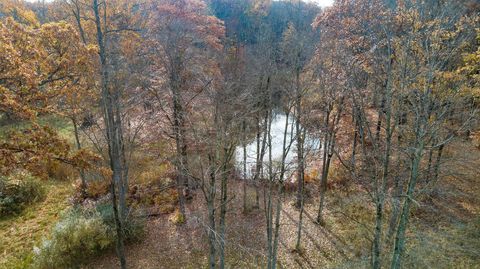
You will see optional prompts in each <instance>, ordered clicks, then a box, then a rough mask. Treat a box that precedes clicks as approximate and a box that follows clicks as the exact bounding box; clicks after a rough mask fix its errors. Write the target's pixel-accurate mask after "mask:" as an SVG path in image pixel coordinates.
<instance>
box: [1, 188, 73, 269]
mask: <svg viewBox="0 0 480 269" xmlns="http://www.w3.org/2000/svg"><path fill="white" fill-rule="evenodd" d="M44 186H45V188H46V191H47V196H46V199H45V200H44V201H42V202H39V203H36V204H33V205H31V206H29V207H27V208H26V209H25V210H24V211H23V212H22V213H21V214H19V215H17V216H11V217H8V218H5V219H0V268H2V269H3V268H5V269H6V268H26V267H28V265H29V262H30V259H31V255H32V250H33V247H34V246H35V245H36V244H39V242H40V241H41V239H42V238H43V237H46V236H47V235H48V233H49V231H50V229H51V227H53V226H54V225H55V223H56V222H57V221H58V219H59V216H60V212H62V211H63V210H65V209H66V208H67V207H68V206H69V205H68V201H67V198H68V197H69V196H70V195H71V193H72V191H73V189H74V188H73V187H72V185H71V182H65V181H64V182H59V181H45V184H44Z"/></svg>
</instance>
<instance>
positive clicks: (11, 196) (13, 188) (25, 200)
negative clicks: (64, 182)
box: [0, 172, 45, 217]
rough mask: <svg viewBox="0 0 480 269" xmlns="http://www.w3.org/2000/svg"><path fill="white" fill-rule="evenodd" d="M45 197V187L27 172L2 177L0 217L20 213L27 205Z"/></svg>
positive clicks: (0, 184) (0, 182)
mask: <svg viewBox="0 0 480 269" xmlns="http://www.w3.org/2000/svg"><path fill="white" fill-rule="evenodd" d="M43 198H45V189H44V188H43V187H42V185H41V183H40V182H39V181H38V179H37V178H35V177H34V176H32V175H31V174H29V173H27V172H17V173H15V174H12V175H11V176H9V177H0V217H1V216H6V215H11V214H18V213H20V212H21V211H22V210H23V209H24V208H25V206H27V205H29V204H32V203H34V202H38V201H41V200H43Z"/></svg>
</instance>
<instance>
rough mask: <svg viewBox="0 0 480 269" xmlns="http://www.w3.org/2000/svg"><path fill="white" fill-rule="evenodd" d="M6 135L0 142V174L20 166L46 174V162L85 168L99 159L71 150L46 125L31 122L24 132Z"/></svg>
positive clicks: (41, 174)
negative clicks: (31, 125)
mask: <svg viewBox="0 0 480 269" xmlns="http://www.w3.org/2000/svg"><path fill="white" fill-rule="evenodd" d="M6 138H7V139H6V140H5V141H2V142H0V174H9V173H11V172H12V171H14V170H16V169H20V168H23V169H26V170H29V171H30V172H32V173H33V174H35V175H39V176H45V173H46V171H45V167H46V165H45V164H46V163H47V162H52V161H54V162H63V163H67V164H70V165H74V166H77V167H83V168H86V167H89V166H90V164H91V163H92V162H93V161H95V160H98V156H96V155H95V154H93V153H91V152H89V151H86V150H83V151H77V152H74V153H71V150H70V145H69V143H68V142H67V141H65V140H64V139H62V138H60V137H59V136H58V134H57V133H56V132H55V131H54V130H53V129H51V128H49V127H47V126H39V125H36V124H34V125H33V127H31V128H28V129H25V130H23V131H12V132H10V133H8V134H7V137H6Z"/></svg>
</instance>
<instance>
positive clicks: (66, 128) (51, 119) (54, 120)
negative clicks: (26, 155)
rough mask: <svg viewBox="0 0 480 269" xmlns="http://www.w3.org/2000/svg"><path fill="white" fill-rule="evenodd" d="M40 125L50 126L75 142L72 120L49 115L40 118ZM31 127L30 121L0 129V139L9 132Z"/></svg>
mask: <svg viewBox="0 0 480 269" xmlns="http://www.w3.org/2000/svg"><path fill="white" fill-rule="evenodd" d="M38 123H39V124H40V125H48V126H50V127H52V128H53V129H55V130H57V131H58V134H59V135H60V136H61V137H63V138H65V139H68V140H71V141H72V142H73V125H72V123H71V121H70V120H68V119H67V118H63V117H60V116H56V115H48V116H43V117H40V118H38ZM29 126H31V122H30V121H21V122H15V123H11V124H7V125H4V126H1V127H0V139H1V138H4V137H5V135H6V134H7V132H8V131H19V130H23V129H25V128H27V127H29Z"/></svg>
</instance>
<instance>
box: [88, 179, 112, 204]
mask: <svg viewBox="0 0 480 269" xmlns="http://www.w3.org/2000/svg"><path fill="white" fill-rule="evenodd" d="M109 191H110V182H109V181H107V180H93V181H90V182H88V185H87V197H88V198H93V199H98V198H99V197H101V196H104V195H106V194H107V193H109Z"/></svg>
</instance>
